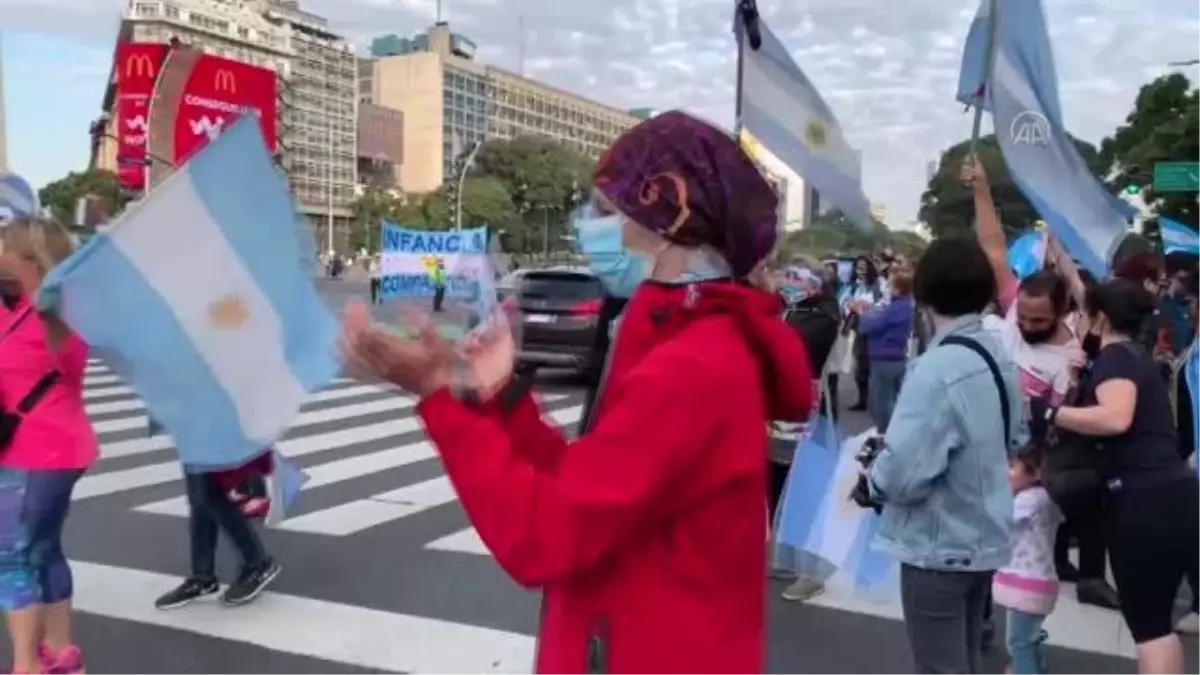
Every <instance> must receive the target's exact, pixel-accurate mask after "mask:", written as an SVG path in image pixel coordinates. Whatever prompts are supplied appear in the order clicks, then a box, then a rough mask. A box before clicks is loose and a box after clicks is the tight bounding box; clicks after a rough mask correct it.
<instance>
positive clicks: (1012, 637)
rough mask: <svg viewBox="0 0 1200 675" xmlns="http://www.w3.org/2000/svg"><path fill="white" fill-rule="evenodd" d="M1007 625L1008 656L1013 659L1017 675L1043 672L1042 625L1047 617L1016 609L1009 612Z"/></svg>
mask: <svg viewBox="0 0 1200 675" xmlns="http://www.w3.org/2000/svg"><path fill="white" fill-rule="evenodd" d="M1006 617H1007V618H1006V619H1005V623H1006V624H1007V625H1008V639H1007V640H1006V642H1007V644H1008V656H1009V658H1011V659H1012V672H1013V673H1014V674H1015V675H1022V674H1026V673H1028V674H1032V675H1037V674H1038V673H1040V672H1042V641H1043V640H1044V639H1045V637H1044V635H1043V633H1042V623H1044V622H1045V621H1046V617H1044V616H1041V615H1040V614H1028V613H1026V612H1021V611H1018V610H1015V609H1010V610H1008V613H1007V615H1006Z"/></svg>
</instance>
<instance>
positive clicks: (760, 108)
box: [734, 12, 873, 231]
mask: <svg viewBox="0 0 1200 675" xmlns="http://www.w3.org/2000/svg"><path fill="white" fill-rule="evenodd" d="M736 16H737V18H736V19H735V22H734V34H735V35H736V36H737V39H738V40H739V41H740V42H741V44H742V73H741V78H742V87H741V92H742V100H741V119H739V120H738V122H739V124H740V126H741V128H742V129H744V130H746V131H748V132H750V134H751V135H752V136H753V137H754V138H755V139H756V140H757V141H758V142H759V143H760V144H762V146H763V147H764V148H766V149H767V150H768V151H769V152H770V153H771V154H772V155H774V156H775V157H776V158H777V159H779V161H781V162H783V163H784V164H786V165H787V167H788V168H790V169H791V170H792V171H795V172H796V173H797V174H798V175H800V176H803V177H804V180H806V181H808V182H809V183H811V184H812V186H813V187H814V188H816V190H817V192H819V193H820V194H821V199H822V200H829V203H831V204H833V205H834V206H836V207H838V208H839V209H841V210H842V211H843V212H844V213H845V214H846V215H847V216H848V217H849V218H850V219H851V220H853V221H854V222H855V223H856V224H858V226H859V227H861V228H863V229H865V230H868V231H870V230H872V229H873V226H872V223H871V207H870V202H868V201H867V197H866V195H864V194H863V189H862V160H861V158H860V157H859V154H858V152H857V151H856V150H854V148H851V147H850V144H849V143H848V142H847V141H846V137H845V136H844V135H843V134H842V127H841V125H840V124H838V121H837V118H836V117H834V115H833V110H831V109H830V108H829V106H828V105H826V104H825V100H824V99H822V98H821V94H820V92H818V91H817V88H816V87H815V86H813V83H812V82H811V81H810V80H809V79H808V77H807V76H805V74H804V72H803V71H801V70H800V66H798V65H796V62H795V61H793V60H792V57H791V56H790V55H789V54H788V51H787V48H786V47H784V46H783V43H782V42H780V41H779V38H777V37H775V34H774V33H772V32H771V29H770V28H768V27H767V24H766V22H765V21H764V20H763V19H762V17H759V19H758V25H759V30H760V32H761V33H762V44H761V45H760V46H759V48H758V49H753V48H751V46H750V39H749V37H748V36H747V35H746V30H745V26H744V25H743V23H742V21H743V18H742V13H741V12H736Z"/></svg>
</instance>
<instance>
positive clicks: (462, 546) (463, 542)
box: [425, 527, 491, 555]
mask: <svg viewBox="0 0 1200 675" xmlns="http://www.w3.org/2000/svg"><path fill="white" fill-rule="evenodd" d="M425 548H427V549H432V550H434V551H453V552H454V553H471V554H473V555H491V551H489V550H488V549H487V546H486V545H484V543H483V540H482V539H480V538H479V532H477V531H476V530H475V528H473V527H465V528H463V529H461V530H459V531H458V532H455V533H454V534H450V535H447V536H445V537H442V538H441V539H438V540H436V541H431V542H429V543H428V544H426V545H425Z"/></svg>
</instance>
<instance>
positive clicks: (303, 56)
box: [97, 0, 358, 249]
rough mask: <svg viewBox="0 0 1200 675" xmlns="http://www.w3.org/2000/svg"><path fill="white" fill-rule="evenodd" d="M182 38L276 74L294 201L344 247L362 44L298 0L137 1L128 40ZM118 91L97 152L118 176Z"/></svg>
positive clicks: (324, 238)
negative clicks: (358, 56) (334, 28)
mask: <svg viewBox="0 0 1200 675" xmlns="http://www.w3.org/2000/svg"><path fill="white" fill-rule="evenodd" d="M176 40H177V41H179V42H181V43H183V44H187V45H189V46H192V47H194V48H196V49H200V50H201V51H203V52H205V53H209V54H215V55H217V56H222V57H224V58H228V59H232V60H235V61H241V62H243V63H248V64H251V65H255V66H259V67H263V68H268V69H270V70H273V71H275V73H276V74H277V77H278V80H277V88H278V91H279V106H278V108H279V117H278V120H277V122H278V127H277V128H278V130H279V155H280V162H281V164H282V166H283V168H284V170H285V172H286V174H287V176H288V180H289V183H290V184H291V188H292V191H293V194H295V196H296V198H297V202H298V203H299V207H300V210H301V211H302V212H303V213H304V214H305V215H306V216H308V217H309V218H310V220H311V221H312V222H313V224H314V226H315V227H316V228H317V229H318V230H319V232H318V235H319V237H318V238H319V243H320V244H321V248H322V249H324V248H326V246H327V244H328V242H330V241H333V243H334V244H335V245H337V242H339V241H342V240H344V238H345V237H344V234H342V233H341V231H343V230H344V229H345V226H346V225H347V224H348V222H349V219H350V205H351V203H352V202H353V200H354V186H355V184H356V182H357V178H356V172H357V157H356V152H355V142H356V132H357V119H358V116H357V100H358V97H357V95H356V91H357V79H358V78H357V71H356V64H357V59H356V57H355V56H354V50H353V47H352V46H351V45H349V44H347V43H346V42H345V40H343V39H342V38H341V36H339V35H337V34H336V33H334V32H333V31H332V30H331V29H330V28H329V26H328V22H327V21H326V20H325V19H324V18H321V17H319V16H316V15H313V14H310V13H308V12H304V11H302V10H301V9H300V7H299V4H298V2H296V0H239V1H238V2H231V1H228V0H129V2H128V3H127V4H126V6H125V9H124V13H123V16H122V22H121V27H120V31H119V34H118V42H119V43H120V42H153V43H164V44H165V43H170V42H172V41H176ZM113 75H114V78H115V77H116V72H115V71H114V74H113ZM114 89H115V88H114V87H113V86H112V83H110V86H109V87H108V89H107V91H106V93H105V100H104V110H105V111H106V112H107V113H109V114H108V116H107V119H105V120H104V121H105V123H106V124H108V128H107V129H106V130H105V133H104V138H103V139H102V142H101V143H100V145H99V148H98V152H97V166H98V167H99V168H104V169H109V170H115V168H116V162H117V157H116V154H117V153H116V150H117V148H116V143H115V142H114V139H113V137H114V136H115V135H116V134H115V133H114V132H115V129H114V128H113V126H112V125H113V124H114V123H115V119H114V117H115V116H114V115H112V114H111V111H112V106H113V97H114ZM331 225H332V227H331ZM330 232H333V233H334V235H335V236H334V237H332V239H331V237H330V236H329V234H330Z"/></svg>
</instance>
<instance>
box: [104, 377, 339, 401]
mask: <svg viewBox="0 0 1200 675" xmlns="http://www.w3.org/2000/svg"><path fill="white" fill-rule="evenodd" d="M106 377H108V376H102V378H101V379H103V378H106ZM113 378H114V379H111V380H107V381H106V382H102V383H99V384H102V385H104V386H94V385H93V382H92V381H93V380H95V379H97V378H92V377H85V378H84V380H83V400H84V402H85V403H86V402H87V401H94V400H96V399H98V398H115V397H117V396H133V395H134V394H135V393H136V392H134V391H133V388H132V387H129V386H126V385H123V384H117V385H113V384H109V383H111V382H120V381H121V380H120V379H119V378H117V377H116V376H113ZM351 382H353V383H355V384H358V380H353V379H350V378H346V377H342V378H338V379H336V380H334V381H333V383H332V385H331V386H337V385H342V384H348V383H351Z"/></svg>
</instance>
